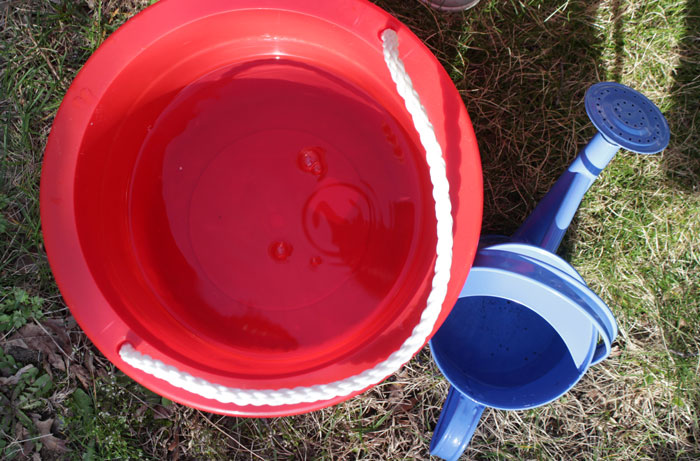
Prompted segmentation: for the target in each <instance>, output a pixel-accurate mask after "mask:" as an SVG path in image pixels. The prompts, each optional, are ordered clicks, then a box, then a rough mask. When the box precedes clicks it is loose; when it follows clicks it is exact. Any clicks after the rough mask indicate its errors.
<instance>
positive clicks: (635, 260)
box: [0, 0, 700, 460]
mask: <svg viewBox="0 0 700 461" xmlns="http://www.w3.org/2000/svg"><path fill="white" fill-rule="evenodd" d="M148 3H150V2H148V1H139V0H124V1H116V0H114V1H109V2H100V1H98V0H95V1H94V2H87V1H86V2H82V1H67V0H63V1H58V2H44V1H38V0H37V1H31V0H16V1H11V2H4V3H1V4H0V30H1V32H0V33H1V34H2V38H1V39H0V52H1V55H0V56H1V59H2V61H0V63H1V64H0V66H1V75H0V130H1V131H0V135H1V138H0V148H1V152H0V335H1V336H0V352H1V353H0V377H1V379H2V380H0V457H3V459H12V458H14V459H23V458H25V457H27V458H31V456H32V454H38V455H40V456H41V457H42V459H129V458H131V459H265V460H269V459H392V460H394V459H427V458H428V445H429V441H430V437H431V435H432V430H433V428H434V426H435V423H436V420H437V417H438V415H439V411H440V407H441V405H442V401H443V399H444V397H445V395H446V391H447V387H448V386H447V384H446V383H445V381H444V380H443V379H442V378H441V377H440V375H439V373H438V372H437V370H436V368H435V366H434V365H433V364H432V363H431V361H430V356H429V353H428V352H427V351H423V352H422V353H421V354H420V355H419V356H418V358H417V359H414V360H413V361H412V362H411V363H409V364H408V365H407V366H406V367H404V369H402V370H401V371H399V372H398V373H396V374H395V375H394V376H392V377H391V378H390V379H389V380H387V381H386V382H384V383H382V384H380V385H379V386H376V387H375V388H373V389H372V390H370V391H368V392H366V393H364V394H363V395H361V396H359V397H357V398H354V399H351V400H350V401H348V402H345V403H343V404H340V405H337V406H335V407H332V408H329V409H325V410H322V411H318V412H314V413H311V414H308V415H301V416H294V417H289V418H274V419H258V420H248V419H236V418H227V417H222V416H217V415H212V414H207V413H203V412H200V411H197V410H193V409H189V408H186V407H182V406H180V405H177V404H172V403H170V402H167V401H165V400H163V399H161V398H160V397H159V396H157V395H155V394H152V393H151V392H149V391H147V390H146V389H144V388H143V387H141V386H139V385H138V384H136V383H134V382H133V381H131V380H130V379H128V378H126V377H125V376H124V375H123V374H121V373H120V372H118V371H116V370H115V369H114V367H113V366H111V365H110V364H109V363H108V362H107V361H106V360H105V359H104V358H103V357H102V356H101V354H100V353H99V352H98V351H97V350H96V349H95V348H94V347H93V346H92V345H91V344H90V343H89V341H88V340H87V339H86V338H85V336H84V335H83V334H82V333H81V331H80V329H79V328H78V327H77V326H76V325H75V322H74V321H73V320H72V318H71V317H70V313H69V311H68V310H67V308H66V307H65V304H64V303H63V301H62V299H61V297H60V294H59V292H58V290H57V288H56V286H55V283H54V281H53V278H52V276H51V273H50V270H49V267H48V263H47V261H46V256H45V253H44V249H43V243H42V237H41V231H40V219H39V203H38V200H39V198H38V197H39V195H38V186H39V175H40V169H41V159H42V154H43V148H44V145H45V142H46V138H47V136H48V133H49V130H50V126H51V121H52V118H53V116H54V115H55V113H56V110H57V108H58V106H59V104H60V102H61V98H62V97H63V94H64V93H65V91H66V90H67V88H68V86H69V85H70V82H71V80H72V79H73V77H74V76H75V74H76V73H77V71H78V69H79V68H80V67H81V66H82V65H83V63H84V62H85V60H86V59H87V58H88V57H89V55H90V54H91V53H92V52H93V51H94V50H95V49H97V47H98V46H99V45H100V43H102V41H103V40H104V39H105V38H106V37H107V36H108V35H109V34H110V33H111V32H112V31H114V30H115V29H116V28H117V27H118V26H119V25H120V24H122V23H123V22H124V21H125V20H126V19H128V18H129V17H130V16H131V15H132V14H134V13H135V12H136V11H138V10H140V9H141V8H143V7H145V6H147V4H148ZM377 3H378V4H379V5H380V6H382V7H383V8H385V9H387V10H388V11H390V12H392V13H393V14H395V15H396V16H397V17H399V18H400V19H401V20H402V21H404V22H405V23H406V24H408V25H409V26H410V27H411V28H412V29H413V30H414V32H415V33H416V34H417V35H418V36H419V37H421V39H423V41H424V42H425V43H426V44H427V46H428V47H429V48H430V49H431V50H432V51H433V52H434V53H435V55H436V56H438V58H439V59H440V61H441V62H442V64H443V65H444V66H445V68H446V69H447V71H448V73H449V74H450V76H451V77H452V78H453V80H454V82H455V85H456V86H457V88H458V90H459V91H460V93H461V95H462V97H463V99H464V102H465V105H466V106H467V109H468V111H469V113H470V115H471V117H472V121H473V124H474V128H475V131H476V134H477V138H478V140H479V147H480V150H481V154H482V162H483V167H484V182H485V191H484V193H485V210H484V211H485V214H484V232H495V233H500V234H510V233H512V232H513V231H514V230H515V229H516V228H517V226H518V225H519V224H520V223H521V222H522V220H523V218H524V217H525V216H526V215H527V214H528V213H529V212H530V211H531V210H532V209H533V208H534V206H535V205H536V204H537V202H538V200H539V199H540V198H541V197H542V196H543V195H544V193H545V192H546V191H547V190H548V189H549V187H550V186H551V185H552V183H553V182H554V181H555V180H556V178H557V176H558V175H559V174H560V173H561V172H562V171H563V169H564V168H565V167H566V166H567V165H568V164H569V163H570V161H571V160H572V159H573V158H574V156H575V155H576V152H577V151H578V150H579V149H580V148H581V147H582V146H583V144H584V143H585V142H586V140H587V139H589V138H590V136H591V135H592V134H593V132H594V130H593V128H592V127H591V126H590V123H589V122H588V120H587V117H586V115H585V110H584V108H583V95H584V92H585V90H586V88H587V87H588V86H589V85H590V84H592V83H595V82H597V81H601V80H606V79H610V80H616V81H620V82H622V83H625V84H627V85H630V86H632V87H635V88H637V89H638V90H640V91H642V92H644V93H645V94H646V95H647V96H649V97H650V98H651V99H652V100H653V101H654V102H656V103H657V104H658V105H659V106H660V107H661V108H662V111H663V112H664V113H665V115H666V117H667V119H668V121H669V124H670V126H671V130H672V138H671V143H670V145H669V148H668V149H667V150H666V151H664V153H663V154H662V155H660V156H651V157H642V156H635V155H633V154H630V153H625V152H621V153H620V154H618V156H617V157H616V159H615V160H614V161H613V162H612V163H611V165H610V166H609V167H608V168H606V170H605V171H604V172H603V173H602V175H601V177H600V179H599V180H598V181H597V182H596V183H595V184H594V186H593V187H592V189H591V190H590V191H589V193H588V195H587V196H586V198H585V199H584V202H583V204H582V206H581V209H580V211H579V212H578V214H577V216H576V218H575V221H574V223H573V225H572V227H571V229H570V231H569V233H568V234H567V237H566V239H565V241H564V244H563V247H562V251H561V253H562V254H563V255H564V256H565V257H566V258H567V259H568V260H569V261H570V262H571V263H572V264H573V265H574V266H575V267H576V268H577V269H578V270H579V271H580V272H581V274H582V275H583V276H584V278H585V279H586V280H587V281H588V283H589V285H590V286H591V287H592V288H593V289H594V290H595V291H596V292H597V293H598V294H599V295H600V296H601V297H602V298H603V299H604V300H605V301H606V302H607V303H608V304H609V305H610V307H611V308H612V309H613V311H614V313H615V314H616V316H617V318H618V322H619V324H620V335H619V337H618V340H617V341H616V343H615V345H614V346H615V347H614V352H613V355H612V356H611V357H610V358H609V359H608V360H606V361H605V362H604V363H603V364H601V365H599V366H596V367H594V368H593V369H592V370H590V371H589V373H588V374H587V375H586V377H585V378H584V379H583V380H582V381H581V382H580V383H579V384H578V385H577V386H576V387H575V388H574V389H573V390H572V391H571V392H570V393H568V394H567V395H566V396H565V397H563V398H562V399H560V400H558V401H557V402H555V403H553V404H551V405H548V406H545V407H542V408H538V409H534V410H530V411H525V412H508V413H506V412H501V411H495V410H487V411H486V413H485V414H484V417H483V421H482V424H481V426H480V427H479V428H478V430H477V433H476V435H475V437H474V439H473V441H472V443H471V445H470V447H469V449H468V451H467V452H466V457H468V458H469V459H484V460H486V459H488V460H519V459H552V460H555V459H556V460H558V459H585V460H594V459H595V460H597V459H611V460H614V459H616V460H628V459H659V460H676V459H687V460H691V459H698V458H700V422H699V421H698V418H699V416H698V415H700V382H699V381H700V380H699V378H698V375H699V374H700V373H699V372H700V357H699V355H698V354H699V352H700V219H698V216H700V190H699V189H698V188H699V186H698V184H700V78H698V75H700V2H697V1H695V0H650V1H642V0H606V1H599V0H594V1H584V0H573V1H566V0H556V1H554V0H503V1H495V0H494V1H487V0H482V1H481V3H480V4H479V5H478V6H477V7H476V8H475V9H473V10H470V11H468V12H465V13H464V14H452V15H449V14H440V13H437V12H434V11H432V10H430V9H429V8H427V7H425V6H423V5H422V4H420V3H418V2H417V1H407V0H381V1H378V2H377ZM30 333H31V335H30Z"/></svg>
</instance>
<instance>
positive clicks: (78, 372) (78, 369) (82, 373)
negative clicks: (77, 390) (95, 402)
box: [70, 363, 92, 389]
mask: <svg viewBox="0 0 700 461" xmlns="http://www.w3.org/2000/svg"><path fill="white" fill-rule="evenodd" d="M70 371H71V373H73V374H74V375H75V377H76V378H78V381H80V384H82V385H83V387H84V388H85V389H90V385H91V383H92V378H91V377H90V374H89V373H88V372H87V370H86V369H85V368H83V367H82V366H80V365H78V364H77V363H73V364H71V366H70Z"/></svg>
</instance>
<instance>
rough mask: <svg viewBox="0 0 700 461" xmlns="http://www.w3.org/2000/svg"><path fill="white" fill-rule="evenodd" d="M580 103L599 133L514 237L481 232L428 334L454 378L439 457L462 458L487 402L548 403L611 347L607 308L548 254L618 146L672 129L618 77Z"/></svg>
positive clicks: (654, 142)
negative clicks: (453, 299)
mask: <svg viewBox="0 0 700 461" xmlns="http://www.w3.org/2000/svg"><path fill="white" fill-rule="evenodd" d="M585 106H586V112H587V113H588V116H589V117H590V119H591V121H592V122H593V124H594V125H595V127H596V128H597V129H598V133H597V134H596V135H595V136H594V137H593V139H592V140H591V141H590V142H589V143H588V144H587V145H586V147H585V148H584V149H583V151H582V152H581V153H580V154H579V155H578V157H576V159H575V160H574V162H573V163H572V164H571V166H570V167H569V169H568V170H567V171H566V172H565V173H564V174H563V175H562V176H561V177H560V178H559V180H558V181H557V182H556V184H555V185H554V186H553V187H552V189H551V190H550V191H549V192H548V193H547V194H546V195H545V197H544V198H543V199H542V201H541V202H540V203H539V204H538V206H537V208H536V209H535V210H534V211H533V212H532V214H531V215H530V216H529V217H528V218H527V219H526V221H525V222H524V223H523V225H522V226H521V227H520V228H519V229H518V230H517V231H516V233H515V234H514V235H513V236H512V237H511V238H510V239H508V238H505V237H498V236H484V237H482V239H481V241H480V245H479V251H478V253H477V256H476V259H475V261H474V265H473V266H472V269H471V271H470V273H469V278H468V279H467V282H466V284H465V285H464V288H463V289H462V293H461V294H460V298H459V300H458V301H457V304H456V305H455V307H454V308H453V310H452V313H451V314H450V316H449V317H448V318H447V320H446V321H445V323H444V324H443V325H442V327H441V328H440V330H439V331H438V332H437V334H436V335H435V336H434V337H433V339H432V340H431V341H430V347H431V352H432V354H433V358H434V359H435V362H436V363H437V365H438V368H439V369H440V371H441V372H442V373H443V375H445V377H446V378H447V380H448V381H449V382H450V383H451V384H452V388H451V389H450V393H449V395H448V397H447V400H446V401H445V405H444V407H443V410H442V413H441V414H440V419H439V420H438V424H437V426H436V428H435V432H434V434H433V438H432V441H431V444H430V452H431V454H433V455H435V456H439V457H441V458H443V459H446V460H449V461H452V460H456V459H457V458H459V456H460V455H461V454H462V452H464V450H465V449H466V447H467V445H468V444H469V441H470V440H471V438H472V436H473V434H474V431H475V430H476V427H477V425H478V423H479V418H480V417H481V414H482V412H483V411H484V408H485V407H487V406H489V407H493V408H499V409H503V410H523V409H528V408H533V407H537V406H540V405H544V404H546V403H549V402H551V401H553V400H555V399H557V398H559V397H560V396H562V395H563V394H564V393H566V392H567V391H568V390H569V389H571V388H572V387H573V386H574V385H575V384H576V383H577V382H578V381H579V380H580V379H581V377H582V376H583V375H584V374H585V372H586V370H587V369H588V368H589V367H590V366H592V365H595V364H597V363H598V362H600V361H601V360H603V359H605V358H606V357H607V356H608V354H609V353H610V347H611V343H612V342H613V341H614V339H615V337H616V335H617V324H616V323H615V318H614V317H613V315H612V312H611V311H610V309H609V308H608V306H606V305H605V303H604V302H603V301H602V300H601V299H600V298H599V297H598V296H596V294H595V293H593V291H591V290H590V288H588V286H587V285H586V283H585V282H584V280H583V279H582V278H581V276H580V275H579V274H578V273H577V272H576V270H575V269H574V268H573V267H571V265H569V264H568V263H567V262H566V261H564V260H563V259H561V258H560V257H558V256H556V255H555V254H554V252H555V251H556V250H557V248H558V247H559V244H560V243H561V240H562V238H563V236H564V233H565V232H566V229H567V228H568V227H569V224H571V220H572V219H573V216H574V214H575V213H576V210H577V209H578V207H579V205H580V204H581V200H582V199H583V195H584V194H585V193H586V191H587V190H588V189H589V188H590V186H591V184H593V181H595V179H596V177H597V176H598V175H599V174H600V172H601V171H602V170H603V168H605V166H606V165H607V164H608V163H609V162H610V160H612V158H613V156H614V155H615V153H617V151H618V150H619V149H620V148H621V147H622V148H625V149H627V150H630V151H632V152H637V153H643V154H652V153H657V152H660V151H662V150H663V149H665V148H666V146H667V145H668V141H669V128H668V124H667V123H666V120H665V118H664V117H663V115H662V114H661V112H660V111H659V109H658V108H657V107H656V106H655V105H654V104H653V103H652V102H651V101H649V100H648V99H647V98H646V97H645V96H643V95H642V94H640V93H638V92H637V91H635V90H633V89H631V88H628V87H626V86H624V85H621V84H619V83H614V82H603V83H597V84H595V85H593V86H591V88H589V90H588V91H587V92H586V99H585ZM599 338H600V341H599Z"/></svg>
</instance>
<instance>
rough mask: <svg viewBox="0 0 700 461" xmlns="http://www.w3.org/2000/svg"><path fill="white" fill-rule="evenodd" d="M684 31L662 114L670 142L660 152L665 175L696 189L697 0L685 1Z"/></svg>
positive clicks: (699, 120) (699, 179)
mask: <svg viewBox="0 0 700 461" xmlns="http://www.w3.org/2000/svg"><path fill="white" fill-rule="evenodd" d="M684 13H685V14H684V17H685V33H684V35H683V37H682V39H681V41H680V43H679V44H678V48H679V57H680V59H679V63H678V67H677V68H676V70H675V72H674V77H675V82H674V85H673V87H672V88H671V95H672V96H673V104H672V108H671V110H670V111H669V112H668V113H667V114H666V118H667V119H668V123H669V126H670V128H671V143H670V145H669V148H668V149H667V150H666V151H665V152H664V153H663V156H664V167H665V171H666V175H667V177H668V178H669V179H671V180H672V181H674V183H675V184H676V185H677V186H678V187H679V188H681V189H682V190H685V191H687V192H691V193H698V192H700V2H698V1H697V0H687V2H686V4H685V12H684Z"/></svg>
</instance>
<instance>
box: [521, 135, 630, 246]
mask: <svg viewBox="0 0 700 461" xmlns="http://www.w3.org/2000/svg"><path fill="white" fill-rule="evenodd" d="M619 149H620V146H617V145H614V144H611V143H610V142H608V141H607V140H606V139H605V138H603V136H602V135H601V134H600V133H598V134H596V135H595V137H594V138H593V139H592V140H591V141H590V142H589V143H588V144H587V145H586V147H585V148H584V149H583V151H581V153H579V155H578V157H576V159H575V160H574V162H573V163H572V164H571V166H569V168H568V169H567V170H566V171H565V172H564V174H562V175H561V177H560V178H559V179H558V180H557V182H556V183H555V184H554V186H553V187H552V188H551V189H550V191H549V192H548V193H547V195H545V196H544V198H543V199H542V200H541V201H540V203H539V204H538V205H537V207H536V208H535V210H534V211H533V212H532V213H531V214H530V216H529V217H528V218H527V220H526V221H525V222H524V223H523V224H522V225H521V226H520V228H519V229H518V230H517V231H516V232H515V234H514V235H513V240H514V241H518V242H523V243H529V244H531V245H535V246H539V247H541V248H544V249H545V250H547V251H551V252H555V251H556V250H557V248H559V244H560V243H561V241H562V238H563V237H564V234H565V233H566V230H567V229H568V228H569V224H571V220H572V219H573V217H574V214H575V213H576V210H577V209H578V207H579V205H580V204H581V200H583V196H584V194H585V193H586V191H588V189H589V188H590V187H591V185H592V184H593V181H595V180H596V178H597V177H598V175H599V174H600V172H601V171H602V170H603V168H605V166H606V165H607V164H608V163H609V162H610V160H612V158H613V157H614V156H615V154H616V153H617V151H618V150H619Z"/></svg>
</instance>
